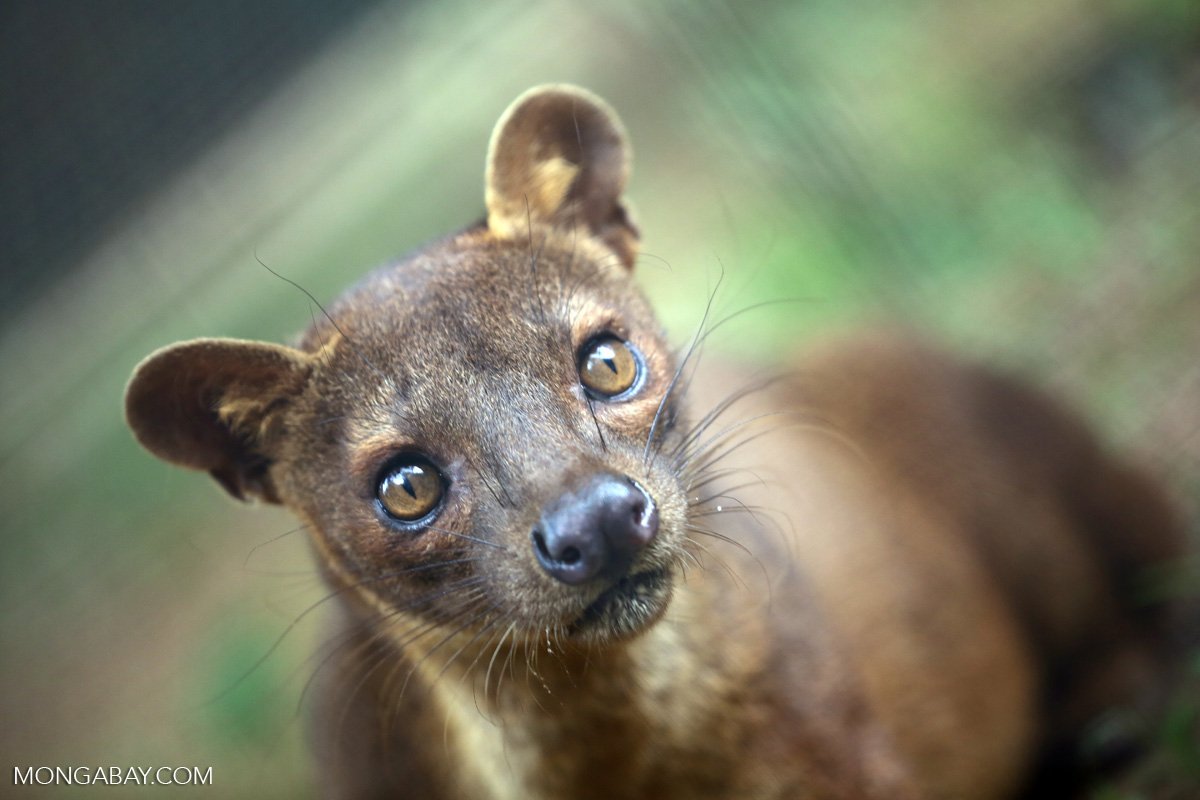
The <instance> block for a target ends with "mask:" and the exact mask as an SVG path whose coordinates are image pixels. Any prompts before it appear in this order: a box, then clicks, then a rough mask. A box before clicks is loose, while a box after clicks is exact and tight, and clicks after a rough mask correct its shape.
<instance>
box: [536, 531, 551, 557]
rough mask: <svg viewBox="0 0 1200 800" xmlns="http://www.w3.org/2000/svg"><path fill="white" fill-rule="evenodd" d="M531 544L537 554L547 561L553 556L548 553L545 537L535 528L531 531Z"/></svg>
mask: <svg viewBox="0 0 1200 800" xmlns="http://www.w3.org/2000/svg"><path fill="white" fill-rule="evenodd" d="M533 546H534V547H536V548H537V551H538V555H540V556H541V557H542V558H544V559H546V560H547V561H553V560H554V557H553V556H551V555H550V548H548V547H546V537H545V536H542V532H541V531H539V530H535V531H534V532H533Z"/></svg>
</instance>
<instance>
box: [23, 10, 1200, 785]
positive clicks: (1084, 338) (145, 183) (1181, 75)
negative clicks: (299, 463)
mask: <svg viewBox="0 0 1200 800" xmlns="http://www.w3.org/2000/svg"><path fill="white" fill-rule="evenodd" d="M0 75H2V76H3V78H2V79H0V264H2V265H3V266H2V268H0V273H2V274H3V293H2V294H0V309H2V310H3V315H2V317H0V375H2V376H3V379H2V382H0V420H2V421H3V424H2V426H0V502H2V504H3V505H2V511H3V514H2V516H0V520H2V522H0V525H2V526H3V531H2V535H0V547H2V548H3V549H2V551H0V642H2V644H0V753H2V754H3V759H0V761H2V762H3V764H0V766H4V767H5V768H11V767H12V766H37V765H88V766H98V765H141V766H160V765H167V766H174V765H200V766H208V765H211V766H213V768H214V779H215V781H216V783H217V788H216V789H193V790H190V791H189V790H180V793H181V794H190V793H194V794H196V795H204V794H206V793H207V795H208V796H213V794H212V793H213V792H214V791H216V792H217V795H218V796H222V797H257V798H271V797H278V798H295V797H304V796H308V795H309V793H310V792H311V790H310V789H309V788H308V786H309V784H308V781H309V766H308V760H307V758H306V756H305V752H304V744H303V711H298V708H300V707H301V706H302V705H303V703H302V695H303V693H304V691H305V688H306V681H307V679H308V678H309V676H310V675H311V674H312V672H313V670H314V669H315V668H316V665H317V660H318V659H317V658H315V657H314V656H313V653H314V652H317V642H318V641H319V637H320V633H321V615H322V611H323V610H324V609H323V608H321V607H318V608H317V609H316V610H315V611H313V612H312V613H306V609H308V608H309V607H310V606H312V604H313V603H314V602H315V601H317V600H319V599H320V598H321V597H322V596H323V592H322V590H321V587H320V585H319V582H318V581H317V579H316V577H315V575H314V573H313V570H312V567H311V564H310V560H309V556H308V553H307V551H306V549H305V542H304V540H303V534H302V533H295V532H293V528H294V523H292V521H291V520H290V518H289V517H288V516H287V515H286V514H284V513H282V512H279V511H277V510H275V509H264V508H249V507H243V506H240V505H238V504H235V503H233V502H231V501H228V500H227V499H226V498H225V497H224V496H223V495H222V494H221V493H220V492H219V490H218V489H217V488H216V486H215V484H212V483H211V481H209V480H208V479H207V478H206V477H205V476H203V475H199V474H194V473H187V472H184V471H182V470H177V469H174V468H169V467H167V466H166V465H163V464H161V463H159V462H157V461H155V460H153V459H152V458H151V457H150V456H149V455H147V454H146V453H144V452H142V451H141V450H140V449H139V448H138V447H137V446H136V445H135V443H134V442H133V440H132V438H131V436H130V435H129V433H128V432H127V430H126V429H125V427H124V424H123V421H122V415H121V394H122V390H123V387H124V382H125V380H126V379H127V376H128V375H129V373H130V371H131V370H132V368H133V366H134V365H135V364H136V363H137V361H138V360H139V359H140V358H141V357H142V356H144V355H145V354H147V353H149V352H150V351H151V350H153V349H154V348H156V347H159V346H162V345H165V344H168V343H171V342H174V341H176V340H179V339H186V338H189V337H196V336H214V335H219V336H240V337H248V338H259V339H269V340H277V341H278V340H283V339H286V338H287V337H289V336H291V335H292V334H294V333H295V332H297V331H298V330H300V329H301V328H302V327H303V326H304V325H306V324H307V323H308V321H309V319H310V315H311V314H312V313H314V312H313V308H312V306H311V304H310V302H309V301H308V299H307V298H306V297H305V296H304V295H302V294H301V293H300V292H299V291H297V290H296V289H295V288H293V287H292V286H290V285H288V284H287V283H285V282H283V281H281V280H279V279H278V278H276V277H274V276H272V275H271V274H270V273H269V272H267V271H266V270H265V269H263V267H262V266H260V265H259V263H258V261H257V259H261V260H262V261H263V262H265V263H266V264H267V265H269V266H270V267H271V268H272V269H274V270H276V271H277V272H279V273H280V274H282V275H284V276H286V277H287V278H289V279H291V280H294V281H296V282H298V283H300V284H302V285H303V286H304V287H305V288H307V289H308V290H309V291H311V292H312V293H313V294H314V295H315V296H316V297H317V298H319V299H321V300H322V301H324V300H327V299H330V298H332V297H333V296H334V295H335V294H336V293H337V291H338V290H339V288H341V287H342V286H344V285H345V284H347V283H348V282H349V281H351V280H353V279H354V278H355V277H357V276H358V275H360V274H361V273H363V272H364V271H365V270H366V269H367V268H369V267H371V266H374V265H376V264H379V263H381V262H383V261H385V260H387V259H389V258H391V257H393V256H395V255H396V254H398V253H401V252H403V251H406V250H408V249H410V248H412V247H414V246H417V245H419V244H420V243H422V242H423V241H425V240H428V239H430V238H432V237H435V236H438V235H440V234H443V233H445V232H448V231H449V230H451V229H453V228H456V227H458V226H461V225H463V224H465V223H467V222H469V221H471V220H473V219H475V218H477V217H478V215H479V214H480V213H481V211H482V184H481V180H482V167H483V155H484V149H485V146H486V143H487V138H488V135H489V133H490V131H491V126H492V124H493V123H494V121H495V119H496V118H497V116H498V115H499V114H500V112H501V111H502V110H503V109H504V107H505V105H506V104H507V103H508V102H509V101H510V100H511V99H512V98H513V97H515V96H516V95H517V94H518V93H519V92H521V91H522V90H524V89H525V88H527V87H529V86H531V85H534V84H537V83H543V82H547V81H571V82H575V83H579V84H582V85H584V86H587V87H590V88H591V89H593V90H594V91H596V92H597V93H599V94H601V95H602V96H604V97H606V98H607V99H608V100H609V101H610V102H611V103H612V105H613V106H614V107H616V108H617V109H618V110H619V112H620V113H621V115H622V116H623V118H624V119H625V121H626V124H627V126H628V128H629V130H630V133H631V136H632V139H633V143H634V147H635V155H636V161H635V171H634V177H633V181H632V185H631V187H630V192H629V193H630V196H631V198H632V200H633V203H634V205H635V207H636V209H637V212H638V214H637V215H638V219H639V221H640V223H641V225H642V228H643V232H644V235H645V241H644V248H645V253H646V256H645V257H644V258H643V259H642V261H641V264H640V266H639V269H640V271H641V275H642V279H643V281H644V282H645V285H646V286H647V287H648V290H649V291H650V293H651V295H652V296H653V297H654V298H655V299H656V301H657V303H658V306H659V307H660V309H661V311H662V314H663V317H664V319H665V321H666V323H667V325H668V327H669V328H670V329H671V330H672V331H673V332H674V334H675V336H676V337H677V339H678V340H680V341H681V342H683V341H684V340H685V339H686V338H687V336H688V334H690V332H691V330H692V329H693V326H694V325H695V324H696V322H697V321H698V319H699V316H700V313H701V311H702V307H703V303H704V300H705V299H706V297H707V293H708V291H709V290H710V288H711V287H712V286H713V285H714V283H715V282H716V280H717V278H718V276H720V275H721V274H724V283H723V288H722V291H721V293H720V295H719V297H718V301H717V302H718V307H719V308H720V309H721V310H723V311H725V312H731V311H735V310H736V309H738V308H741V307H745V306H749V305H752V304H755V303H758V302H760V301H764V300H772V299H780V298H790V299H792V300H793V301H794V302H789V303H785V304H779V305H767V306H764V307H762V308H759V309H758V310H755V311H753V312H750V313H747V314H745V315H743V316H742V317H740V318H739V320H738V323H737V324H731V325H729V326H728V327H727V328H725V329H723V332H724V333H725V335H724V336H723V337H722V338H720V339H719V340H716V341H714V342H712V345H713V348H712V349H713V350H714V351H716V354H711V355H710V356H709V357H717V355H719V352H720V351H721V350H722V349H724V350H725V351H726V352H729V351H731V350H735V351H736V352H737V353H738V354H739V356H740V357H746V354H753V355H754V356H756V357H758V358H760V359H761V360H764V361H769V360H770V359H772V358H777V357H778V356H779V354H781V353H783V352H785V351H786V349H787V348H788V347H793V346H796V347H798V346H800V345H801V344H802V342H803V341H804V339H805V338H806V337H810V336H813V335H817V334H819V333H820V332H821V331H823V330H827V329H829V328H831V327H840V326H844V325H850V324H855V323H858V322H861V321H864V320H877V319H885V318H889V319H894V318H897V317H899V318H901V319H904V320H906V321H907V322H908V323H909V324H911V325H913V326H916V327H918V328H921V329H924V330H926V331H929V332H930V334H931V335H935V336H937V337H940V338H941V339H943V340H945V341H948V342H950V343H951V344H952V345H953V346H954V347H956V348H958V349H960V350H962V351H965V352H969V353H973V354H975V355H977V356H979V357H982V358H986V359H989V360H992V361H994V362H996V363H998V364H1001V365H1006V366H1009V367H1012V368H1015V369H1019V370H1022V371H1024V372H1026V373H1027V374H1029V375H1031V376H1033V377H1035V378H1036V379H1038V380H1040V381H1041V382H1042V383H1044V384H1045V385H1047V386H1049V387H1050V388H1051V389H1052V390H1054V391H1056V392H1058V393H1060V394H1062V395H1064V396H1066V397H1068V398H1069V399H1071V400H1072V401H1073V402H1075V403H1076V404H1077V405H1078V406H1079V407H1081V408H1082V409H1083V410H1084V411H1085V412H1086V413H1087V414H1088V415H1089V416H1090V418H1091V419H1092V420H1093V421H1094V422H1095V423H1096V424H1097V425H1098V426H1100V427H1101V429H1102V430H1103V431H1104V432H1105V434H1106V436H1107V437H1108V438H1109V440H1110V441H1111V442H1113V444H1114V445H1115V446H1119V447H1122V448H1125V449H1127V450H1129V451H1131V452H1133V453H1134V454H1135V455H1136V456H1137V457H1138V458H1140V459H1141V460H1143V461H1144V462H1145V463H1146V464H1148V465H1149V467H1150V468H1151V469H1153V470H1154V471H1156V473H1157V474H1159V475H1161V476H1162V477H1163V479H1164V480H1165V481H1167V482H1168V484H1169V485H1170V487H1171V490H1172V492H1173V493H1174V494H1175V496H1176V498H1177V500H1178V502H1179V503H1180V504H1181V506H1183V507H1184V508H1186V509H1187V512H1188V513H1189V515H1190V519H1191V520H1193V529H1194V527H1195V525H1194V521H1195V520H1196V519H1197V513H1198V512H1200V501H1198V498H1200V432H1198V429H1200V4H1197V3H1196V2H1195V0H1007V2H1003V3H997V2H990V1H988V0H978V1H975V0H967V1H963V0H890V1H889V2H879V3H845V2H841V1H840V0H748V1H747V2H737V3H734V2H729V3H712V2H694V1H692V0H687V1H685V0H676V1H675V2H670V1H667V2H653V3H650V2H634V0H618V1H617V2H609V3H583V2H566V1H564V0H533V1H532V2H494V3H486V4H483V3H468V2H465V1H464V0H439V2H436V3H434V2H419V1H418V0H410V1H409V2H382V1H377V0H338V1H337V2H330V3H323V4H316V3H302V2H283V0H263V2H257V3H235V2H232V1H231V0H221V1H219V2H206V3H198V2H194V3H149V2H143V3H138V2H113V3H103V4H100V3H95V4H92V3H83V2H65V1H64V2H54V3H42V2H36V1H35V0H10V2H6V3H4V4H0ZM1185 584H1186V581H1185ZM1186 588H1187V587H1186V585H1185V587H1184V589H1185V590H1186ZM264 656H265V657H264ZM1195 668H1196V669H1197V670H1200V658H1198V659H1197V662H1196V665H1195ZM1198 700H1200V698H1197V696H1196V695H1195V694H1194V693H1189V692H1182V693H1180V694H1179V696H1178V698H1177V700H1176V701H1175V703H1174V704H1173V708H1172V712H1171V714H1170V716H1169V719H1168V720H1167V721H1166V722H1165V723H1164V724H1163V725H1162V730H1161V731H1160V733H1159V743H1160V744H1159V747H1158V749H1157V750H1156V752H1155V753H1154V754H1153V756H1152V757H1151V758H1150V759H1149V760H1148V761H1147V762H1146V764H1145V765H1143V767H1142V768H1141V769H1140V770H1139V771H1138V772H1137V774H1136V776H1135V777H1133V778H1130V779H1127V780H1125V781H1124V782H1122V783H1120V784H1119V785H1112V786H1108V787H1106V788H1104V789H1103V790H1100V791H1099V792H1098V794H1097V795H1096V796H1098V797H1114V798H1116V797H1124V798H1133V797H1175V796H1178V797H1184V796H1196V795H1194V794H1191V792H1196V791H1200V757H1198V755H1197V750H1196V739H1195V735H1196V715H1197V704H1198ZM8 780H9V779H8V777H7V776H6V777H4V778H3V782H4V784H5V785H8ZM8 791H9V790H7V789H5V790H0V794H7V793H8ZM146 791H148V790H144V791H143V792H142V793H141V794H139V796H143V795H144V794H145V792H146ZM63 792H67V793H69V790H64V789H47V790H44V792H43V793H44V794H51V795H52V794H57V793H63ZM132 792H134V790H133V789H131V788H128V787H127V788H125V789H124V790H118V789H113V790H110V793H111V794H112V795H113V796H119V795H121V794H128V793H132ZM160 792H161V789H160V790H159V792H156V794H157V793H160ZM34 794H36V792H34V791H32V790H30V791H27V792H26V791H25V790H22V793H21V796H26V795H28V796H33V795H34ZM146 796H148V795H146Z"/></svg>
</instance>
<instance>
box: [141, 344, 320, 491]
mask: <svg viewBox="0 0 1200 800" xmlns="http://www.w3.org/2000/svg"><path fill="white" fill-rule="evenodd" d="M311 371H312V357H311V356H309V355H308V354H306V353H303V352H301V351H299V350H294V349H292V348H290V347H283V346H281V345H275V344H266V343H262V342H246V341H239V340H235V339H195V340H193V341H190V342H182V343H180V344H175V345H171V346H170V347H165V348H163V349H162V350H159V351H157V352H155V353H151V354H150V355H149V356H148V357H147V358H146V359H145V360H144V361H142V363H141V364H139V365H138V366H137V368H136V369H135V370H134V373H133V377H132V378H131V379H130V381H129V386H128V387H127V388H126V390H125V417H126V419H127V420H128V422H129V427H130V428H132V429H133V433H134V436H136V437H137V440H138V441H139V442H140V443H141V444H142V446H143V447H145V448H146V449H147V450H149V451H150V452H151V453H153V454H154V455H156V456H158V457H159V458H161V459H163V460H164V461H169V462H171V463H172V464H178V465H180V466H184V467H190V468H192V469H202V470H206V471H208V472H209V473H210V474H211V475H212V476H213V477H214V478H216V480H217V482H218V483H220V484H221V486H223V487H224V488H225V489H226V491H228V492H229V493H230V494H232V495H233V496H234V497H236V498H238V499H245V498H246V497H257V498H259V499H261V500H266V501H267V502H272V503H275V502H279V498H278V497H277V495H276V493H275V488H274V486H272V484H271V481H270V477H269V475H268V474H267V468H268V467H269V466H270V464H271V461H272V460H273V458H274V454H275V449H276V446H277V443H278V440H279V430H278V428H279V420H280V414H279V412H280V410H281V409H282V408H283V407H284V406H285V405H286V404H287V403H288V402H289V401H290V400H291V399H293V398H294V397H296V396H297V395H298V394H299V393H300V391H301V390H302V389H303V388H304V386H305V384H306V383H307V381H308V377H309V375H310V373H311Z"/></svg>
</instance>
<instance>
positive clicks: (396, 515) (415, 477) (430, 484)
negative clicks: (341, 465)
mask: <svg viewBox="0 0 1200 800" xmlns="http://www.w3.org/2000/svg"><path fill="white" fill-rule="evenodd" d="M375 491H376V495H377V496H378V498H379V504H380V505H381V506H382V507H383V510H384V511H385V512H386V513H387V515H388V516H390V517H392V518H393V519H397V520H399V521H401V522H417V521H419V520H422V519H424V518H425V517H428V516H429V515H431V514H432V513H433V512H434V511H436V510H437V509H438V507H439V506H440V505H441V504H442V497H443V496H444V495H445V494H446V481H445V479H444V478H443V477H442V474H441V473H440V472H438V470H437V467H435V466H433V464H430V463H429V461H428V459H425V458H422V457H421V456H418V455H405V456H401V457H400V458H398V459H396V460H395V461H393V462H391V463H390V464H389V465H388V467H387V469H385V470H384V472H383V474H382V475H381V476H380V478H379V486H378V487H377V488H376V490H375Z"/></svg>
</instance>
